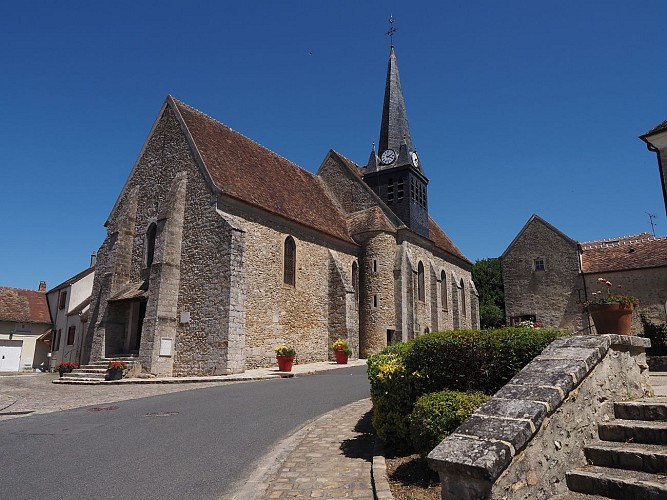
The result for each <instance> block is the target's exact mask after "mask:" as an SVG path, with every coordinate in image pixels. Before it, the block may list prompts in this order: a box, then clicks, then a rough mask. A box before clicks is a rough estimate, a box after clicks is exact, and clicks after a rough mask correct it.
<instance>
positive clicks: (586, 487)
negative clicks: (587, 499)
mask: <svg viewBox="0 0 667 500" xmlns="http://www.w3.org/2000/svg"><path fill="white" fill-rule="evenodd" d="M566 478H567V486H568V488H570V490H572V491H576V492H578V493H586V494H589V495H601V496H603V497H606V498H621V499H624V500H665V499H666V498H667V476H666V475H658V474H649V473H647V472H637V471H628V470H623V469H611V468H608V467H598V466H595V465H587V466H586V467H582V468H581V469H577V470H575V471H571V472H568V473H567V474H566Z"/></svg>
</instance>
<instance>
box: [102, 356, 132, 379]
mask: <svg viewBox="0 0 667 500" xmlns="http://www.w3.org/2000/svg"><path fill="white" fill-rule="evenodd" d="M123 370H127V363H126V362H125V361H123V360H118V361H109V364H107V374H106V375H105V377H104V380H120V379H122V378H123Z"/></svg>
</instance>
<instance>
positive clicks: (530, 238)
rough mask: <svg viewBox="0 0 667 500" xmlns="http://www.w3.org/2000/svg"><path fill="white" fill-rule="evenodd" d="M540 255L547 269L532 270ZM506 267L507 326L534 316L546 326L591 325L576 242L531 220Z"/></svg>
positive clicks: (507, 253) (571, 328) (507, 255)
mask: <svg viewBox="0 0 667 500" xmlns="http://www.w3.org/2000/svg"><path fill="white" fill-rule="evenodd" d="M538 258H540V259H543V262H544V266H545V269H544V270H535V269H534V267H533V266H534V260H535V259H538ZM502 267H503V282H504V288H505V311H506V315H507V321H508V324H509V322H510V320H511V319H513V318H519V317H521V316H531V315H533V316H535V318H536V320H537V321H538V322H539V323H540V324H541V325H542V326H543V327H544V328H561V329H566V330H569V331H571V332H574V331H579V330H581V329H583V328H585V327H587V326H588V322H587V318H586V315H585V314H584V313H583V310H582V302H583V301H584V300H585V294H584V285H583V280H582V278H581V275H580V274H579V267H580V266H579V251H578V246H577V243H576V242H575V241H573V240H571V239H569V238H567V237H566V236H564V235H563V234H562V233H560V232H559V231H557V230H556V229H555V228H553V227H551V226H550V225H549V224H547V223H545V222H544V221H542V220H541V219H539V218H533V219H531V221H530V222H529V223H528V224H527V225H526V226H525V227H524V229H523V230H522V231H521V233H519V235H518V236H517V238H516V239H515V240H514V241H513V242H512V244H511V245H510V247H508V249H507V250H506V251H505V253H504V254H503V256H502Z"/></svg>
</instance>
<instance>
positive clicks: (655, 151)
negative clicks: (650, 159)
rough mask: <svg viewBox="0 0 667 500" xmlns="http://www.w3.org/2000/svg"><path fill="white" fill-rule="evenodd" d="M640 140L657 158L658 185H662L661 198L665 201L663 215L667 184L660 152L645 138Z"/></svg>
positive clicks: (666, 208) (666, 211) (666, 198)
mask: <svg viewBox="0 0 667 500" xmlns="http://www.w3.org/2000/svg"><path fill="white" fill-rule="evenodd" d="M641 139H643V140H644V141H645V142H646V149H648V150H649V151H652V152H654V153H655V154H656V156H657V157H658V170H659V171H660V183H661V184H662V197H663V199H664V200H665V213H667V184H665V176H664V174H663V169H662V157H661V156H660V150H659V149H658V148H656V147H655V146H654V145H653V144H651V143H650V142H648V140H647V139H646V138H645V137H641Z"/></svg>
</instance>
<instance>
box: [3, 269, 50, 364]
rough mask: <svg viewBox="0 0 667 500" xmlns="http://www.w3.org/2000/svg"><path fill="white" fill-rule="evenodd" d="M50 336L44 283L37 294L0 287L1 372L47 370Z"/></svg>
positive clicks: (35, 291)
mask: <svg viewBox="0 0 667 500" xmlns="http://www.w3.org/2000/svg"><path fill="white" fill-rule="evenodd" d="M50 334H51V317H50V316H49V308H48V306H47V303H46V283H44V282H41V283H40V284H39V289H38V290H25V289H22V288H8V287H0V372H17V371H24V370H34V369H39V370H48V367H49V364H48V355H49V348H50V345H49V339H50Z"/></svg>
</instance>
